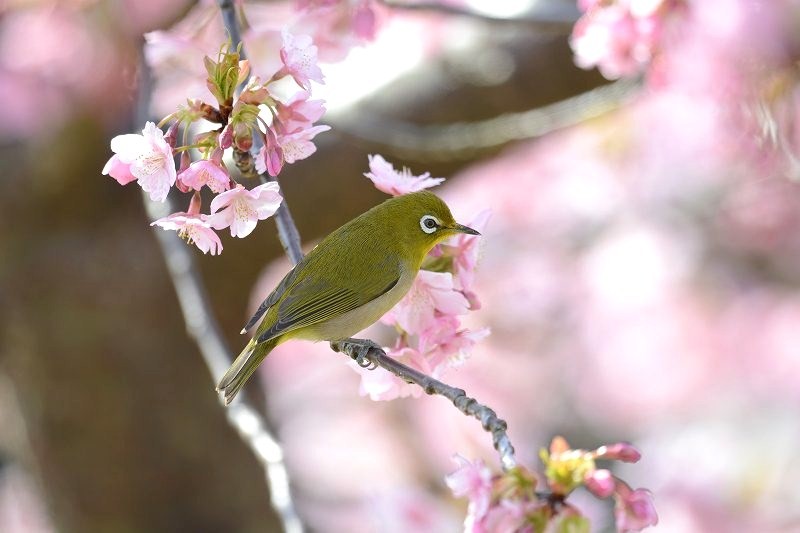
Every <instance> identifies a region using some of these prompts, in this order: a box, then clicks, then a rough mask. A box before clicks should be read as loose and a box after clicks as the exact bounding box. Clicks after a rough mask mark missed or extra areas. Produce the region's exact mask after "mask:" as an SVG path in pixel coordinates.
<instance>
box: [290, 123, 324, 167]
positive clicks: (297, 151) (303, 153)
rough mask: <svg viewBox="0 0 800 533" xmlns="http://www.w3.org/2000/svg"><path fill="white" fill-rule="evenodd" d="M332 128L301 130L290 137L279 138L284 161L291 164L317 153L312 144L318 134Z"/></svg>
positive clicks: (318, 127)
mask: <svg viewBox="0 0 800 533" xmlns="http://www.w3.org/2000/svg"><path fill="white" fill-rule="evenodd" d="M329 129H331V127H330V126H314V127H311V128H308V129H304V130H299V131H296V132H294V133H290V134H289V135H281V136H279V137H278V142H279V143H280V146H281V149H282V150H283V159H284V161H286V162H287V163H289V164H291V163H294V162H296V161H300V160H301V159H305V158H307V157H308V156H310V155H311V154H313V153H314V152H316V151H317V147H316V146H315V145H314V143H313V142H311V139H313V138H314V137H315V136H316V135H317V134H318V133H322V132H323V131H328V130H329Z"/></svg>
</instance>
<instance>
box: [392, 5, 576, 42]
mask: <svg viewBox="0 0 800 533" xmlns="http://www.w3.org/2000/svg"><path fill="white" fill-rule="evenodd" d="M378 2H380V3H381V4H383V5H385V6H386V7H388V8H390V9H393V10H397V11H421V12H429V13H441V14H444V15H452V16H457V17H465V18H470V19H474V20H480V21H484V22H488V23H491V24H496V25H499V24H502V25H507V26H520V27H524V28H525V29H528V30H531V29H532V30H534V31H538V32H542V33H556V34H567V33H569V32H571V31H572V27H573V26H574V25H575V21H576V20H577V19H578V12H577V11H575V12H574V13H570V15H572V17H571V18H569V19H546V18H538V17H533V16H522V17H497V16H493V15H489V14H487V13H481V12H480V11H475V10H472V9H468V8H466V7H462V6H457V5H453V4H446V3H442V2H424V1H423V2H397V1H395V0H378Z"/></svg>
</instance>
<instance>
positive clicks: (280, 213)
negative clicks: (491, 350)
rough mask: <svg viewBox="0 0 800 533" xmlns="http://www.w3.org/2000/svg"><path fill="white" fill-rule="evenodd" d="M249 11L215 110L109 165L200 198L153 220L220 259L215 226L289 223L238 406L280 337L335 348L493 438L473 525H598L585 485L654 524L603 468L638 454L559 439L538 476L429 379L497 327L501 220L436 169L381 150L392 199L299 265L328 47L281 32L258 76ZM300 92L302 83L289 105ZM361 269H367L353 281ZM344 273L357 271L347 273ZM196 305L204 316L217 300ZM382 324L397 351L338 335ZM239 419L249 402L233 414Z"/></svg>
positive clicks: (464, 474) (642, 504) (474, 409)
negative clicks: (486, 322) (486, 245)
mask: <svg viewBox="0 0 800 533" xmlns="http://www.w3.org/2000/svg"><path fill="white" fill-rule="evenodd" d="M237 6H238V4H236V5H235V4H234V3H233V2H228V1H223V2H220V7H221V9H222V10H223V15H224V16H223V19H224V21H225V24H226V30H227V33H228V35H230V36H231V37H232V39H233V40H234V42H233V43H232V44H229V45H228V46H223V47H222V48H221V50H220V52H219V53H218V54H217V56H216V58H215V59H212V58H209V57H206V58H205V60H204V61H202V60H201V59H200V58H198V61H199V62H203V63H204V65H205V70H206V86H207V87H208V89H209V91H210V93H211V94H212V95H213V97H214V99H215V102H213V103H208V102H203V101H200V100H196V99H190V100H188V101H187V102H186V105H184V106H181V107H180V108H179V109H177V110H176V111H174V112H172V113H170V114H169V115H167V116H166V117H165V118H164V119H163V120H162V121H161V122H160V123H159V124H158V125H156V124H155V123H152V122H148V123H147V124H146V125H145V127H144V129H143V130H142V134H141V135H139V134H128V135H120V136H118V137H115V138H114V139H113V140H112V142H111V148H112V151H113V152H114V156H113V157H112V158H111V159H110V160H109V162H108V163H107V165H106V167H105V168H104V169H103V173H104V174H108V175H110V176H111V177H112V178H114V179H115V180H116V181H117V182H119V183H120V184H122V185H125V184H127V183H130V182H133V181H136V182H137V183H138V184H139V185H140V186H141V188H142V190H143V191H144V192H145V193H146V194H147V195H148V196H149V197H150V199H151V200H153V201H155V202H163V201H164V200H165V199H166V198H167V195H168V194H169V193H170V192H171V191H173V189H177V190H178V191H179V192H181V193H184V194H187V195H189V202H188V208H187V209H186V211H185V212H178V213H173V214H171V215H169V216H165V217H162V218H159V219H158V220H156V221H154V222H153V224H154V225H156V226H160V227H161V228H163V229H166V230H175V231H177V232H178V235H180V236H181V237H182V238H183V239H184V240H185V241H186V242H187V243H189V244H194V245H196V246H197V247H198V248H199V249H200V250H201V251H203V252H204V253H211V254H212V255H215V254H217V253H219V252H220V251H221V250H222V241H221V239H220V238H219V236H218V235H217V234H216V233H215V231H219V230H221V229H225V228H229V229H230V232H231V236H232V237H238V238H243V237H245V236H247V235H249V234H250V233H251V232H252V231H253V230H254V229H255V226H256V224H257V222H258V221H259V220H263V219H265V218H268V217H270V216H272V215H275V216H276V217H277V219H278V220H277V222H278V226H279V228H280V229H281V231H279V236H280V238H281V240H282V244H283V245H284V249H286V250H287V253H289V255H290V258H291V259H292V262H293V263H295V267H294V269H293V270H292V271H290V272H289V273H287V275H286V276H285V277H284V279H283V280H282V281H281V282H280V283H279V284H278V286H277V287H276V288H275V290H274V291H273V293H272V294H271V295H270V296H268V297H267V299H266V300H265V302H264V304H263V305H262V306H261V307H260V308H259V311H258V312H257V316H255V317H254V319H253V320H251V323H250V325H255V324H257V323H258V322H260V325H259V326H258V330H257V332H256V333H255V335H254V338H253V340H252V341H250V343H248V345H247V346H246V347H245V349H244V350H243V351H242V353H241V355H240V356H239V358H237V360H236V361H234V363H233V364H232V365H231V366H230V368H229V369H228V371H227V372H226V373H225V376H224V377H223V378H222V379H221V380H220V382H219V390H220V391H221V393H222V394H223V395H224V400H225V403H228V402H230V401H231V400H233V398H234V397H235V396H236V394H237V392H239V390H240V389H241V387H242V386H243V385H244V383H245V382H246V381H247V379H248V378H249V377H250V375H251V374H253V372H255V370H256V368H257V366H258V364H259V363H260V362H261V360H262V359H263V358H264V357H265V356H266V355H267V354H268V353H269V351H271V349H272V348H273V347H274V346H276V345H277V344H279V343H280V342H282V341H283V340H287V339H289V338H300V339H308V340H331V339H334V340H333V341H332V342H331V348H332V349H334V350H335V351H341V352H344V353H346V354H347V355H348V356H350V357H351V358H353V359H354V360H355V361H356V363H357V365H354V366H355V367H356V370H357V371H358V372H359V373H360V374H361V377H362V389H363V390H364V391H366V393H367V394H368V395H369V396H370V397H371V398H372V399H373V400H391V399H394V398H399V397H405V396H414V397H417V396H420V395H421V392H425V393H427V394H435V395H440V396H444V397H445V398H447V399H448V400H450V401H451V402H452V404H453V405H454V406H455V407H456V409H457V410H458V411H460V412H461V413H463V414H464V415H467V416H469V417H472V418H475V419H477V420H478V421H479V422H480V423H481V425H482V427H483V428H484V430H486V431H487V432H488V433H490V434H491V436H492V442H493V445H494V448H495V449H496V450H497V452H498V454H499V457H500V464H501V472H500V473H495V474H493V473H492V471H491V470H490V469H489V468H487V467H486V466H485V465H484V464H483V463H482V462H480V461H475V462H471V461H468V460H466V459H464V458H463V457H460V456H456V461H457V462H458V465H459V468H458V470H457V471H456V472H454V473H453V474H451V475H450V476H448V477H447V484H448V485H449V486H450V488H451V489H452V491H453V493H454V495H456V496H464V497H467V498H468V500H469V506H468V512H467V518H466V521H465V529H466V530H467V531H490V532H492V531H497V532H501V531H502V532H506V531H531V532H535V533H541V532H544V531H554V530H558V531H572V532H578V533H579V532H585V531H588V530H589V523H588V519H586V518H585V517H584V516H582V514H581V513H580V511H579V510H578V509H577V508H576V507H575V506H574V505H572V504H571V503H570V502H569V501H568V498H569V496H570V494H571V493H572V492H573V491H574V490H575V489H576V488H578V487H586V488H587V489H588V490H589V491H590V492H591V493H592V494H594V495H595V496H597V497H598V498H611V497H613V498H614V500H615V512H616V519H617V526H618V528H619V529H620V530H624V531H636V530H639V529H642V528H644V527H647V526H648V525H652V524H655V523H656V522H657V517H656V514H655V511H654V507H653V504H652V500H651V497H650V495H649V493H648V492H647V491H645V490H642V489H636V490H633V489H631V488H630V487H629V486H628V485H627V484H626V483H624V482H623V481H621V480H619V479H618V478H616V477H615V476H613V475H612V474H611V473H610V471H609V470H607V469H600V468H597V466H596V461H599V460H622V461H629V462H631V461H635V460H638V457H639V454H638V452H637V451H636V450H635V449H634V448H633V447H632V446H630V445H628V444H616V445H612V446H603V447H600V448H597V449H596V450H592V451H585V450H580V449H571V448H570V447H569V445H568V444H567V443H566V441H565V440H563V439H561V438H556V439H554V440H553V443H552V444H551V446H550V448H549V450H545V451H542V453H541V458H542V461H543V463H544V471H543V473H541V474H538V475H537V474H534V473H532V472H530V471H528V470H526V469H525V468H524V467H523V466H522V465H520V464H519V463H518V461H517V459H516V457H515V453H514V447H513V446H512V444H511V441H510V438H509V436H508V430H507V424H506V422H505V420H503V419H501V418H500V417H498V416H497V414H496V413H495V411H494V410H492V409H491V408H489V407H487V406H486V405H483V404H481V403H480V402H478V401H477V400H476V399H474V398H472V397H470V396H468V395H467V393H466V392H465V391H464V390H462V389H459V388H455V387H452V386H450V385H447V384H446V383H444V382H443V381H441V380H440V379H434V378H433V377H432V376H437V378H441V376H443V375H444V374H445V373H446V371H447V370H448V369H449V368H451V367H453V366H457V365H460V364H462V363H464V361H465V360H466V359H467V358H468V357H469V355H470V351H471V348H472V347H473V345H475V343H477V342H479V341H480V340H481V339H482V338H484V337H486V336H487V335H488V334H489V331H488V329H487V328H481V329H477V330H469V329H467V328H464V327H462V324H461V318H460V317H461V316H463V315H465V314H466V313H468V312H469V311H474V310H477V309H479V308H480V302H479V299H478V296H477V292H476V290H475V286H474V269H475V266H476V264H477V259H478V235H480V234H479V231H482V230H483V229H484V228H485V227H486V225H487V223H488V219H489V212H488V211H484V212H482V213H478V214H477V215H475V216H474V218H473V219H472V220H471V221H470V222H469V225H468V226H466V225H462V224H458V223H457V222H456V221H455V220H454V219H453V217H452V215H451V214H450V210H449V208H448V207H447V206H446V205H445V204H444V202H442V201H441V200H440V199H439V198H438V197H436V196H434V195H433V194H431V193H429V192H426V191H423V190H424V189H427V188H429V187H432V186H435V185H438V184H439V183H441V182H442V181H444V180H443V178H433V177H431V176H430V175H429V174H427V173H425V174H423V175H420V176H413V175H411V174H410V172H409V171H408V170H407V169H404V170H402V171H397V170H395V169H394V167H393V166H392V165H391V164H390V163H389V162H387V161H386V160H385V159H383V158H382V157H381V156H378V155H375V156H370V158H369V172H367V173H365V176H366V177H367V178H369V179H370V180H372V182H373V183H374V185H375V186H376V187H377V188H378V189H380V190H382V191H384V192H387V193H388V194H390V195H392V196H394V197H395V198H392V199H390V200H387V201H386V202H384V203H383V204H381V205H380V206H378V207H376V208H374V209H373V210H371V211H369V212H367V213H365V214H364V215H362V216H361V217H358V218H357V219H355V220H354V221H351V222H350V223H348V224H346V225H345V226H343V227H342V228H340V229H339V230H337V231H335V232H334V233H333V234H331V236H329V237H328V238H326V240H324V241H322V242H321V243H320V245H318V246H317V248H315V250H314V251H312V252H310V253H309V255H308V256H305V257H302V254H301V253H300V249H301V248H300V239H299V235H298V233H297V230H296V228H295V226H294V224H293V222H292V220H291V217H290V216H289V215H288V210H287V206H286V205H285V202H283V198H282V195H281V191H280V187H279V185H278V183H277V182H276V181H275V180H274V177H275V176H277V175H278V174H279V173H280V172H281V169H282V168H283V166H284V165H285V164H291V163H294V162H295V161H298V160H300V159H304V158H306V157H308V156H310V155H311V154H313V153H314V151H315V147H314V145H313V143H312V142H311V141H312V139H313V137H314V136H315V135H316V134H318V133H320V132H323V131H325V130H327V129H329V128H328V127H327V126H315V125H314V123H315V122H316V121H317V120H319V119H320V118H321V117H322V115H323V114H324V112H325V109H324V106H323V103H322V102H321V101H319V100H311V99H310V98H311V87H312V85H311V83H310V82H311V81H315V82H322V72H321V70H320V69H319V67H318V66H317V63H316V53H317V49H316V46H315V45H314V44H313V42H312V40H311V38H310V37H308V36H303V35H292V34H290V33H289V32H288V31H286V30H285V29H284V31H282V32H281V43H282V44H281V46H280V49H279V50H277V49H276V50H275V52H276V56H278V55H279V56H280V66H279V67H278V68H277V70H274V69H273V71H272V72H267V73H266V75H265V76H264V77H258V76H253V75H251V70H257V67H254V66H252V65H251V63H250V62H249V61H247V60H245V59H244V50H243V48H242V45H241V42H239V39H238V36H239V35H240V34H241V32H240V31H239V28H238V26H237V24H238V21H239V20H244V19H245V17H239V16H236V14H235V13H233V10H235V9H237ZM239 7H241V6H239ZM271 64H275V63H274V62H273V63H271ZM261 80H266V81H261ZM287 84H289V85H290V86H291V85H292V84H293V86H294V92H291V91H290V94H289V95H288V96H287V94H286V86H287ZM279 85H280V90H279V87H278V86H279ZM209 125H210V126H209ZM163 127H166V128H167V129H166V132H165V131H163V130H162V128H163ZM193 154H199V159H197V160H195V161H192V157H193ZM176 157H177V158H178V160H179V164H178V165H177V166H176V164H175V158H176ZM195 157H197V156H195ZM229 161H233V164H234V166H235V167H236V168H237V169H238V170H239V171H240V173H239V174H238V175H235V174H233V173H231V172H230V171H229V170H228V166H229V165H230V162H229ZM203 188H207V189H209V191H210V192H211V193H212V194H214V195H215V196H214V198H213V199H212V200H211V202H210V206H209V211H210V212H209V213H208V214H204V213H202V212H201V211H202V205H201V204H202V198H201V195H200V192H201V190H202V189H203ZM173 192H174V191H173ZM282 202H283V203H282ZM387 215H388V216H387ZM354 235H355V236H357V238H356V239H353V236H354ZM370 238H371V239H372V240H370ZM365 242H366V245H365ZM356 260H358V261H361V263H363V264H360V270H359V271H358V275H356V276H354V275H352V268H353V262H354V261H356ZM341 265H347V271H346V272H345V271H343V270H342V268H340V267H341ZM171 272H172V274H173V281H174V283H175V285H176V289H177V290H178V292H179V293H180V292H181V291H182V290H184V289H185V287H186V286H187V283H188V284H194V285H195V289H198V287H197V286H199V283H200V282H199V277H198V276H196V273H192V274H191V275H190V274H187V272H186V271H185V269H184V271H183V272H181V271H179V270H177V269H171ZM181 276H186V277H187V278H188V277H191V278H192V279H191V280H188V281H187V280H186V279H181ZM195 292H198V293H201V292H202V291H201V290H199V289H198V290H196V291H195ZM195 301H199V302H200V305H202V306H204V307H205V300H202V299H201V300H197V299H195ZM395 304H396V305H395ZM205 311H206V312H207V314H208V315H209V316H210V315H211V314H210V312H209V310H208V309H205ZM387 311H388V313H387ZM186 313H187V320H189V314H190V313H189V312H188V311H187V312H186ZM378 319H381V320H382V321H383V322H384V323H385V324H387V325H389V326H393V327H394V328H395V330H396V331H397V333H398V337H397V341H396V342H395V344H394V345H393V346H392V347H390V348H385V349H384V348H382V347H381V346H379V345H378V344H376V343H374V342H372V341H369V340H363V339H351V338H347V339H345V340H335V339H341V338H343V337H349V336H350V335H353V334H356V333H357V332H358V331H360V330H361V329H363V328H364V327H365V326H367V325H369V324H370V323H372V322H375V321H376V320H378ZM199 337H201V335H198V338H199ZM198 342H200V341H198ZM215 342H216V341H215ZM217 344H218V345H223V344H224V343H221V342H217ZM227 359H228V361H229V360H230V358H229V357H228V358H227ZM226 364H227V361H226ZM210 366H211V367H212V368H213V372H214V374H215V377H216V376H218V375H219V374H220V373H221V372H219V371H218V369H219V364H215V365H210ZM376 378H377V381H376ZM378 383H379V386H377V385H376V384H378ZM245 405H246V404H245ZM235 411H236V407H234V408H232V409H231V410H230V411H229V412H230V413H234V412H235ZM253 412H254V413H255V411H253ZM253 416H255V415H253ZM234 418H235V417H234ZM240 418H241V417H240ZM236 424H237V422H235V421H234V425H236ZM239 426H242V427H244V426H243V425H242V424H239ZM242 434H243V435H245V432H243V433H242ZM245 439H246V440H247V439H250V440H251V441H252V442H250V444H251V447H252V448H253V450H254V453H256V454H258V453H259V449H260V448H259V444H258V442H257V440H258V439H257V438H256V437H253V438H252V439H251V437H249V436H245ZM276 447H277V445H276ZM278 450H279V448H278ZM278 455H280V454H278ZM269 462H270V460H265V464H266V463H269ZM281 468H282V464H281ZM270 479H271V480H272V482H274V483H277V481H276V479H280V480H281V483H283V484H284V485H285V487H284V488H285V490H282V491H281V493H283V494H284V495H285V496H286V497H287V498H288V483H287V481H286V479H285V478H284V477H283V476H278V477H276V476H274V475H271V476H270ZM289 508H290V509H291V506H289ZM287 516H288V515H287ZM291 516H294V515H293V514H292V515H291ZM290 523H293V524H295V526H291V527H295V528H298V527H299V526H297V525H296V524H297V523H298V522H297V521H296V520H294V519H293V518H292V519H291V520H286V521H285V524H286V527H287V529H289V528H290V525H289V524H290ZM295 530H296V529H295Z"/></svg>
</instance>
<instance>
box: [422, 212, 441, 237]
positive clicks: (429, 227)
mask: <svg viewBox="0 0 800 533" xmlns="http://www.w3.org/2000/svg"><path fill="white" fill-rule="evenodd" d="M441 225H442V223H441V222H440V221H439V219H438V218H436V217H435V216H432V215H425V216H424V217H422V218H421V219H419V227H420V228H422V231H424V232H425V233H433V232H434V231H436V230H437V229H439V226H441Z"/></svg>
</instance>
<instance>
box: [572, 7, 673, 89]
mask: <svg viewBox="0 0 800 533" xmlns="http://www.w3.org/2000/svg"><path fill="white" fill-rule="evenodd" d="M678 4H679V2H678V1H677V0H629V1H612V2H599V1H591V0H590V1H581V2H579V6H578V7H579V8H581V10H583V11H584V12H585V13H584V15H583V16H582V17H581V18H580V19H579V20H578V22H577V23H576V24H575V28H574V29H573V32H572V37H571V38H570V45H571V46H572V49H573V51H574V52H575V63H576V64H577V65H578V66H579V67H581V68H586V69H589V68H593V67H597V68H599V69H600V72H601V73H602V74H603V76H605V77H606V78H609V79H615V78H620V77H624V76H631V75H635V74H638V73H639V72H640V71H642V70H643V69H644V68H645V67H647V66H648V65H649V64H650V63H651V61H652V60H653V58H654V57H655V56H656V54H657V53H658V52H659V48H660V46H661V40H662V35H663V33H664V25H665V23H666V20H667V18H668V17H669V16H670V15H671V14H672V13H674V12H676V8H677V6H678Z"/></svg>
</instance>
